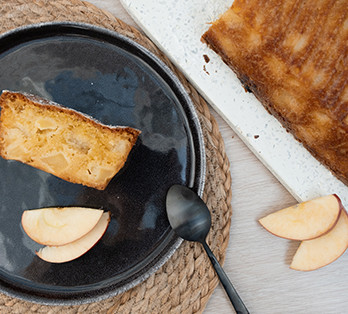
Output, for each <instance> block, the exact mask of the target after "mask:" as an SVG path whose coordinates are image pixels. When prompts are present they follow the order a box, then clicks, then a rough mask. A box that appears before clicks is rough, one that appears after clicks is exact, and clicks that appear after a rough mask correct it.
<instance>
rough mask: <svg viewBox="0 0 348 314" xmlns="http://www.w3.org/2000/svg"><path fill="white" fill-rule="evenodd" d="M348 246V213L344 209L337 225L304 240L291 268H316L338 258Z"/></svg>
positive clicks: (306, 269) (304, 269)
mask: <svg viewBox="0 0 348 314" xmlns="http://www.w3.org/2000/svg"><path fill="white" fill-rule="evenodd" d="M347 248H348V215H347V213H346V211H345V210H344V209H343V210H342V211H341V214H340V217H339V220H338V222H337V224H336V225H335V227H334V228H333V229H332V230H331V231H329V232H328V233H326V234H325V235H323V236H321V237H319V238H316V239H313V240H308V241H302V242H301V244H300V246H299V248H298V249H297V251H296V253H295V255H294V257H293V260H292V263H291V265H290V268H292V269H295V270H301V271H310V270H315V269H318V268H320V267H323V266H326V265H328V264H330V263H332V262H333V261H335V260H336V259H338V258H339V257H340V256H341V255H342V254H343V253H344V252H345V251H346V249H347Z"/></svg>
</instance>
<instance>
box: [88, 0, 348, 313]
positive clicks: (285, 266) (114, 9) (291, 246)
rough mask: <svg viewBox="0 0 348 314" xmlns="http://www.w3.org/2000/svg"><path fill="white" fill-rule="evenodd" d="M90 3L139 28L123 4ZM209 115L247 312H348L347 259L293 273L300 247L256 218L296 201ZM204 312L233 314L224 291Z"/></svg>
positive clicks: (230, 259) (236, 276) (230, 258)
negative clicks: (219, 144) (226, 177)
mask: <svg viewBox="0 0 348 314" xmlns="http://www.w3.org/2000/svg"><path fill="white" fill-rule="evenodd" d="M212 1H213V0H212ZM89 2H91V3H93V4H94V5H96V6H97V7H99V8H101V9H105V10H108V11H109V12H111V13H112V14H113V15H114V16H116V17H117V18H120V19H121V20H123V21H124V22H126V23H128V24H129V25H131V26H134V27H136V28H138V29H139V27H138V26H137V25H136V24H135V22H134V21H133V20H132V18H131V17H130V16H129V15H128V13H127V12H126V11H125V10H124V8H123V7H122V5H121V4H120V2H119V0H89ZM144 3H146V0H144ZM211 110H212V113H213V114H214V116H215V118H216V120H217V122H218V124H219V128H220V132H221V134H222V137H223V139H224V142H225V147H226V152H227V155H228V158H229V160H230V163H231V176H232V207H233V216H232V224H231V230H230V243H229V246H228V249H227V256H226V261H225V265H224V269H225V271H226V272H227V274H228V275H229V277H230V279H231V281H232V283H233V284H234V286H235V288H236V289H237V290H238V292H239V294H240V295H241V296H242V298H243V300H244V302H245V304H246V305H247V307H248V309H249V311H250V312H251V313H272V314H273V313H282V314H283V313H305V314H309V313H325V314H329V313H335V314H336V313H337V314H339V313H342V314H343V313H348V267H347V266H348V254H347V253H346V254H344V255H343V256H341V257H340V258H339V259H338V260H337V261H335V262H334V263H332V264H331V265H329V266H326V267H324V268H322V269H319V270H316V271H313V272H297V271H294V270H290V269H289V264H290V262H291V259H292V256H293V255H294V253H295V251H296V249H297V246H298V243H297V242H294V241H289V240H284V239H280V238H277V237H275V236H272V235H270V234H268V233H267V232H266V231H265V230H263V229H262V228H261V227H260V226H259V225H258V223H257V219H259V218H261V217H262V216H264V215H266V214H267V213H269V212H272V211H274V210H277V209H281V208H283V207H286V206H290V205H292V204H295V203H296V201H295V199H294V198H293V197H292V196H291V195H290V194H289V193H288V192H287V190H286V189H285V188H284V187H283V186H282V185H281V184H280V183H279V182H278V181H277V180H276V179H275V178H274V176H273V175H272V174H271V173H270V172H269V171H268V170H267V169H266V168H265V167H264V166H263V164H262V163H261V162H260V161H259V160H258V159H257V158H256V157H255V156H254V155H253V154H252V153H251V151H249V149H248V148H247V147H246V146H245V145H244V143H243V142H242V141H241V140H240V139H239V138H238V136H237V135H236V134H235V133H234V132H233V131H232V129H231V128H230V127H229V126H228V125H227V124H226V123H225V122H224V120H223V119H222V118H221V117H220V116H219V115H218V114H217V113H215V112H214V110H213V109H211ZM205 313H222V314H223V313H233V309H232V307H231V305H230V303H229V301H228V299H227V296H226V295H225V293H224V291H223V289H222V288H221V286H218V287H217V288H216V290H215V292H214V294H213V295H212V297H211V298H210V300H209V302H208V305H207V307H206V310H205Z"/></svg>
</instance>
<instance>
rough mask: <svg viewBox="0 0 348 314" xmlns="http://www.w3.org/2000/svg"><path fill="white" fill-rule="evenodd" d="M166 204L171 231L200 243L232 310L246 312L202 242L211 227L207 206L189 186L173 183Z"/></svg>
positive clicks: (224, 274) (243, 313)
mask: <svg viewBox="0 0 348 314" xmlns="http://www.w3.org/2000/svg"><path fill="white" fill-rule="evenodd" d="M166 206H167V215H168V220H169V223H170V225H171V227H172V228H173V230H174V231H175V233H176V234H177V235H178V236H179V237H181V238H183V239H184V240H188V241H196V242H200V243H201V244H202V245H203V247H204V249H205V251H206V252H207V254H208V256H209V258H210V261H211V263H212V265H213V267H214V269H215V271H216V273H217V275H218V277H219V279H220V282H221V284H222V285H223V287H224V288H225V291H226V293H227V295H228V297H229V298H230V300H231V303H232V305H233V307H234V309H235V310H236V312H237V313H238V314H239V313H241V314H246V313H249V311H248V310H247V308H246V307H245V305H244V303H243V301H242V299H241V298H240V297H239V295H238V293H237V291H236V290H235V289H234V287H233V285H232V283H231V281H230V280H229V278H228V277H227V275H226V273H225V272H224V270H223V269H222V267H221V265H220V264H219V262H218V260H217V259H216V257H215V256H214V254H213V252H212V251H211V250H210V248H209V246H208V245H207V243H206V241H205V239H206V237H207V235H208V232H209V230H210V227H211V216H210V212H209V209H208V208H207V205H206V204H205V203H204V202H203V200H202V199H201V198H200V197H199V196H198V195H197V194H196V193H195V192H193V191H192V190H190V189H189V188H187V187H185V186H182V185H173V186H172V187H171V188H170V189H169V190H168V193H167V201H166Z"/></svg>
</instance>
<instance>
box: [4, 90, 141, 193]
mask: <svg viewBox="0 0 348 314" xmlns="http://www.w3.org/2000/svg"><path fill="white" fill-rule="evenodd" d="M0 107H1V118H0V155H1V156H2V157H3V158H5V159H12V160H18V161H21V162H23V163H25V164H28V165H31V166H33V167H35V168H38V169H41V170H44V171H46V172H48V173H51V174H53V175H55V176H57V177H59V178H61V179H64V180H67V181H69V182H73V183H79V184H83V185H86V186H89V187H93V188H96V189H99V190H104V189H105V188H106V186H107V185H108V183H109V181H110V180H111V179H112V178H113V177H114V176H115V174H116V173H117V172H118V171H119V170H120V169H121V168H122V167H123V165H124V164H125V162H126V160H127V158H128V155H129V153H130V151H131V149H132V147H133V145H134V144H135V142H136V140H137V138H138V136H139V134H140V131H138V130H136V129H133V128H131V127H111V126H106V125H104V124H101V123H99V122H97V121H95V120H94V119H92V118H90V117H88V116H86V115H84V114H82V113H79V112H77V111H75V110H72V109H68V108H64V107H62V106H60V105H58V104H56V103H54V102H51V101H47V100H45V99H42V98H39V97H37V96H33V95H28V94H22V93H17V92H10V91H3V93H2V94H1V97H0Z"/></svg>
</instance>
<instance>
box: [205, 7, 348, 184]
mask: <svg viewBox="0 0 348 314" xmlns="http://www.w3.org/2000/svg"><path fill="white" fill-rule="evenodd" d="M347 15H348V10H347V1H330V0H326V1H321V2H320V3H318V2H317V1H315V0H310V1H305V2H303V1H296V0H283V1H276V0H273V1H272V0H269V1H263V0H250V1H246V0H236V1H235V2H234V3H233V5H232V7H231V8H230V9H229V10H228V11H226V12H225V13H224V14H223V15H222V16H221V17H220V19H218V20H217V21H215V22H214V23H213V25H212V26H211V27H210V28H209V30H208V31H207V32H206V33H205V34H204V35H203V36H202V41H204V42H205V43H207V44H208V46H209V47H211V48H212V49H213V50H214V51H215V52H217V53H218V54H219V55H220V56H221V57H222V59H223V60H224V62H225V63H226V64H227V65H229V66H230V67H231V68H232V69H233V71H234V72H235V73H236V74H237V76H238V78H239V79H240V81H241V82H242V84H243V85H244V87H245V88H246V89H247V90H249V91H251V92H253V93H254V94H255V96H256V97H257V98H258V99H259V100H260V101H261V103H262V104H263V105H264V106H265V108H266V109H267V110H268V111H269V112H270V113H271V114H273V115H274V116H275V117H276V118H277V119H278V120H279V121H280V122H281V123H282V125H283V126H284V127H285V128H286V129H287V130H288V131H290V132H291V133H292V134H293V135H294V136H295V138H296V139H297V140H299V141H300V142H302V143H303V145H304V146H305V147H306V148H307V149H308V150H309V151H310V152H311V153H312V154H313V156H314V157H316V158H317V159H318V160H319V161H320V162H321V163H323V164H324V165H326V166H327V167H328V168H329V169H331V170H332V172H333V173H334V174H335V175H336V176H337V177H338V178H339V179H340V180H342V181H343V182H344V183H345V184H347V185H348V85H347V82H348V45H347V42H348V31H347V29H348V22H347V21H348V20H347Z"/></svg>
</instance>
